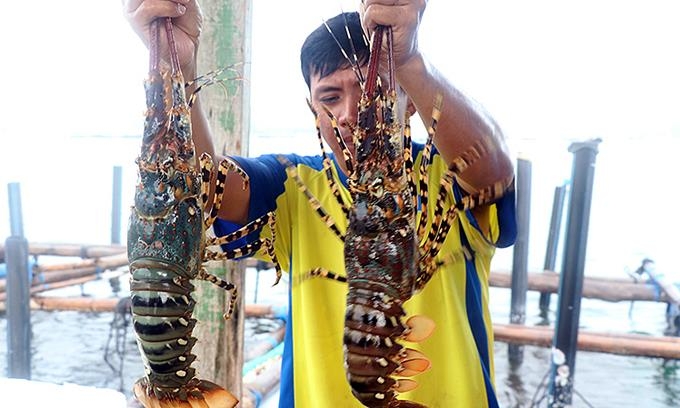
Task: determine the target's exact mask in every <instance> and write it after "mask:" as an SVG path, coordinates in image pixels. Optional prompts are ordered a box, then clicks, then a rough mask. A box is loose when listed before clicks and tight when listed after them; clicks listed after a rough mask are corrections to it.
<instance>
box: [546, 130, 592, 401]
mask: <svg viewBox="0 0 680 408" xmlns="http://www.w3.org/2000/svg"><path fill="white" fill-rule="evenodd" d="M599 143H600V140H599V139H596V140H591V141H587V142H581V143H573V144H572V145H571V146H569V151H570V152H571V153H573V154H574V164H573V170H572V176H571V195H570V197H571V198H570V200H569V213H568V218H567V236H566V240H565V241H566V242H565V248H564V260H563V262H562V271H561V273H560V287H559V301H558V303H559V306H558V309H557V321H556V323H555V337H554V340H553V348H554V349H555V352H554V355H553V361H552V363H551V375H550V380H549V381H550V393H549V394H550V395H549V406H550V407H551V408H563V407H567V406H571V398H572V389H573V385H574V374H575V373H574V366H575V360H576V351H577V348H578V346H577V337H578V324H579V316H580V312H581V296H582V291H583V272H584V269H585V255H586V246H587V242H588V222H589V220H590V202H591V199H592V189H593V178H594V176H595V157H596V156H597V146H598V144H599Z"/></svg>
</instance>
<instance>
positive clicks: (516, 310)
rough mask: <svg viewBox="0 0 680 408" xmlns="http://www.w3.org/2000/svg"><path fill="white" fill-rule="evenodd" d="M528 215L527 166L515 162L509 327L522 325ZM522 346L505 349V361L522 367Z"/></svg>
mask: <svg viewBox="0 0 680 408" xmlns="http://www.w3.org/2000/svg"><path fill="white" fill-rule="evenodd" d="M530 212H531V162H530V161H528V160H525V159H519V160H517V239H516V240H515V245H514V247H513V257H512V289H511V292H510V323H512V324H524V321H525V320H526V301H527V286H528V279H529V278H528V273H529V226H530V224H531V223H530ZM523 359H524V346H523V345H518V344H509V345H508V360H509V361H510V363H511V364H512V365H516V366H518V365H520V364H522V360H523Z"/></svg>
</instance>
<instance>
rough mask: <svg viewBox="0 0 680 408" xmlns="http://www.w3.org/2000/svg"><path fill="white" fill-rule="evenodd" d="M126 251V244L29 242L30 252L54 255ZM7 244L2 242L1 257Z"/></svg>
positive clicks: (83, 255)
mask: <svg viewBox="0 0 680 408" xmlns="http://www.w3.org/2000/svg"><path fill="white" fill-rule="evenodd" d="M124 252H126V247H125V245H86V244H60V243H41V242H29V244H28V254H29V255H33V256H38V255H54V256H77V257H81V258H99V257H102V256H109V255H116V254H121V253H124ZM4 253H5V246H4V244H2V243H0V259H4Z"/></svg>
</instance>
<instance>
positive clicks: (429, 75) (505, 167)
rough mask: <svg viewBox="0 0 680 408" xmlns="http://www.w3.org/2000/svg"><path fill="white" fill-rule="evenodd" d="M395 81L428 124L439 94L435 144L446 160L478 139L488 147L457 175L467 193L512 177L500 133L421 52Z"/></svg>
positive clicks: (481, 111) (402, 68) (492, 122)
mask: <svg viewBox="0 0 680 408" xmlns="http://www.w3.org/2000/svg"><path fill="white" fill-rule="evenodd" d="M396 74H397V80H398V82H399V84H400V85H401V87H402V88H403V89H404V91H406V93H407V94H408V95H409V97H410V98H411V101H412V102H413V104H414V105H415V107H416V109H417V111H418V113H419V114H420V116H421V119H422V120H423V122H424V123H425V124H426V126H429V125H430V123H431V120H432V108H433V105H434V95H437V94H441V95H442V97H443V103H442V112H441V117H440V119H439V121H438V123H437V133H436V134H435V139H434V142H435V145H436V146H437V149H438V150H439V153H440V154H441V155H442V157H443V158H444V160H445V161H446V162H447V163H451V162H452V161H453V159H455V158H456V157H459V156H460V155H461V154H462V153H463V152H465V151H466V150H468V149H469V148H470V147H472V146H473V145H475V143H476V142H477V141H482V143H483V144H484V145H485V146H489V147H490V148H489V150H488V153H487V155H486V156H482V157H480V159H479V160H477V161H476V162H474V163H472V165H471V166H470V167H469V168H468V169H467V170H465V171H464V172H463V173H462V174H461V175H460V177H459V181H461V182H462V183H463V187H464V188H465V189H466V190H467V191H468V192H474V191H477V190H480V189H483V188H485V187H488V186H490V185H492V184H493V183H495V182H498V181H507V182H510V181H511V180H512V176H513V173H514V170H513V166H512V162H511V161H510V158H509V156H508V153H507V148H506V145H505V141H504V140H503V134H502V132H501V130H500V128H499V127H498V125H497V124H496V123H495V122H494V120H493V119H492V118H491V117H490V116H488V115H487V114H486V113H485V112H484V111H483V110H482V109H481V107H480V106H477V105H476V104H475V103H474V102H473V101H472V100H470V99H468V98H467V97H465V95H463V94H462V93H461V92H459V91H458V90H457V89H456V88H454V87H453V85H451V84H450V83H449V82H448V81H447V80H446V79H445V78H444V76H443V75H441V74H440V73H439V72H438V71H437V70H436V68H434V67H433V66H432V65H431V64H429V63H428V62H427V61H426V60H425V59H424V58H423V56H422V55H420V54H417V55H415V56H414V57H413V58H411V59H410V60H409V61H408V62H407V63H406V64H403V65H402V66H401V67H399V69H398V70H397V73H396Z"/></svg>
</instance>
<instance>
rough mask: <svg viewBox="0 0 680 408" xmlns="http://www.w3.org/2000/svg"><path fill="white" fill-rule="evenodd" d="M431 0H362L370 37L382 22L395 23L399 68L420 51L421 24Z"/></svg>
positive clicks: (396, 66)
mask: <svg viewBox="0 0 680 408" xmlns="http://www.w3.org/2000/svg"><path fill="white" fill-rule="evenodd" d="M426 5H427V0H362V2H361V8H360V13H361V22H362V24H363V26H364V30H366V31H367V32H368V35H369V38H370V36H371V35H372V33H373V31H375V28H376V27H377V26H379V25H385V26H391V27H392V33H393V43H394V65H395V68H396V69H397V70H398V69H399V68H400V67H401V66H403V65H405V64H406V63H407V62H409V60H411V58H413V57H414V56H416V55H418V54H419V51H418V27H419V26H420V20H421V19H422V16H423V12H424V11H425V6H426Z"/></svg>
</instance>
